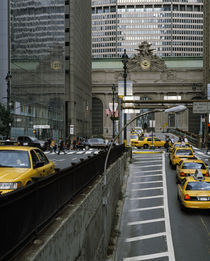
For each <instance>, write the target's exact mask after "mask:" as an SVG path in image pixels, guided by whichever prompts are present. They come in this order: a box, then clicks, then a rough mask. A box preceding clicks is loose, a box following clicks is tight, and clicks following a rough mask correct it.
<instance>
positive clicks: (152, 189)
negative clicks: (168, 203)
mask: <svg viewBox="0 0 210 261" xmlns="http://www.w3.org/2000/svg"><path fill="white" fill-rule="evenodd" d="M156 189H161V190H163V187H154V188H140V189H131V191H133V192H134V191H142V190H156Z"/></svg>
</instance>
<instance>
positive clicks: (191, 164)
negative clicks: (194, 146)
mask: <svg viewBox="0 0 210 261" xmlns="http://www.w3.org/2000/svg"><path fill="white" fill-rule="evenodd" d="M198 169H199V170H200V171H201V173H202V174H203V175H204V176H205V177H209V170H208V167H207V166H206V164H205V163H204V162H203V161H202V160H200V159H186V160H181V161H180V163H179V164H178V165H177V167H176V179H177V181H181V180H182V179H184V178H185V177H189V176H193V175H194V174H195V171H196V170H198Z"/></svg>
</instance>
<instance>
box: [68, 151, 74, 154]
mask: <svg viewBox="0 0 210 261" xmlns="http://www.w3.org/2000/svg"><path fill="white" fill-rule="evenodd" d="M74 153H75V151H70V152H68V153H67V154H74Z"/></svg>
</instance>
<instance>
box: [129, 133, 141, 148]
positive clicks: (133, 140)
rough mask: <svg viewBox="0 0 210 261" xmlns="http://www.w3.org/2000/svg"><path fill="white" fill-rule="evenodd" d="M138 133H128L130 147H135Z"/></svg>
mask: <svg viewBox="0 0 210 261" xmlns="http://www.w3.org/2000/svg"><path fill="white" fill-rule="evenodd" d="M138 140H139V135H138V134H137V133H131V135H130V144H131V147H135V146H136V144H138Z"/></svg>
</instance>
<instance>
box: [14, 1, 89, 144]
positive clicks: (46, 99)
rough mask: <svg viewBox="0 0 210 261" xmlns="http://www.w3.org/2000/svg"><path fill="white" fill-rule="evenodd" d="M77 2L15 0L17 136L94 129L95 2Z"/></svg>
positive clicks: (85, 132)
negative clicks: (93, 53) (92, 18)
mask: <svg viewBox="0 0 210 261" xmlns="http://www.w3.org/2000/svg"><path fill="white" fill-rule="evenodd" d="M76 2H77V3H76V4H75V1H73V0H69V1H63V0H43V1H41V0H40V1H39V0H38V1H29V0H20V1H15V0H11V1H10V3H11V5H10V10H11V68H12V70H11V73H12V86H11V100H12V103H13V107H12V110H11V112H12V114H13V116H14V122H13V125H12V128H11V136H13V137H16V136H18V135H34V133H35V135H36V136H37V137H39V138H43V139H47V138H49V137H54V138H55V139H56V140H58V139H59V138H61V137H62V138H67V137H71V138H72V137H73V135H77V136H89V135H90V133H91V1H90V0H87V1H85V4H84V3H83V1H81V0H78V1H76ZM84 7H85V14H84V15H83V16H82V17H80V13H81V10H83V8H84ZM79 17H80V19H78V18H79ZM70 125H71V126H70Z"/></svg>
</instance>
